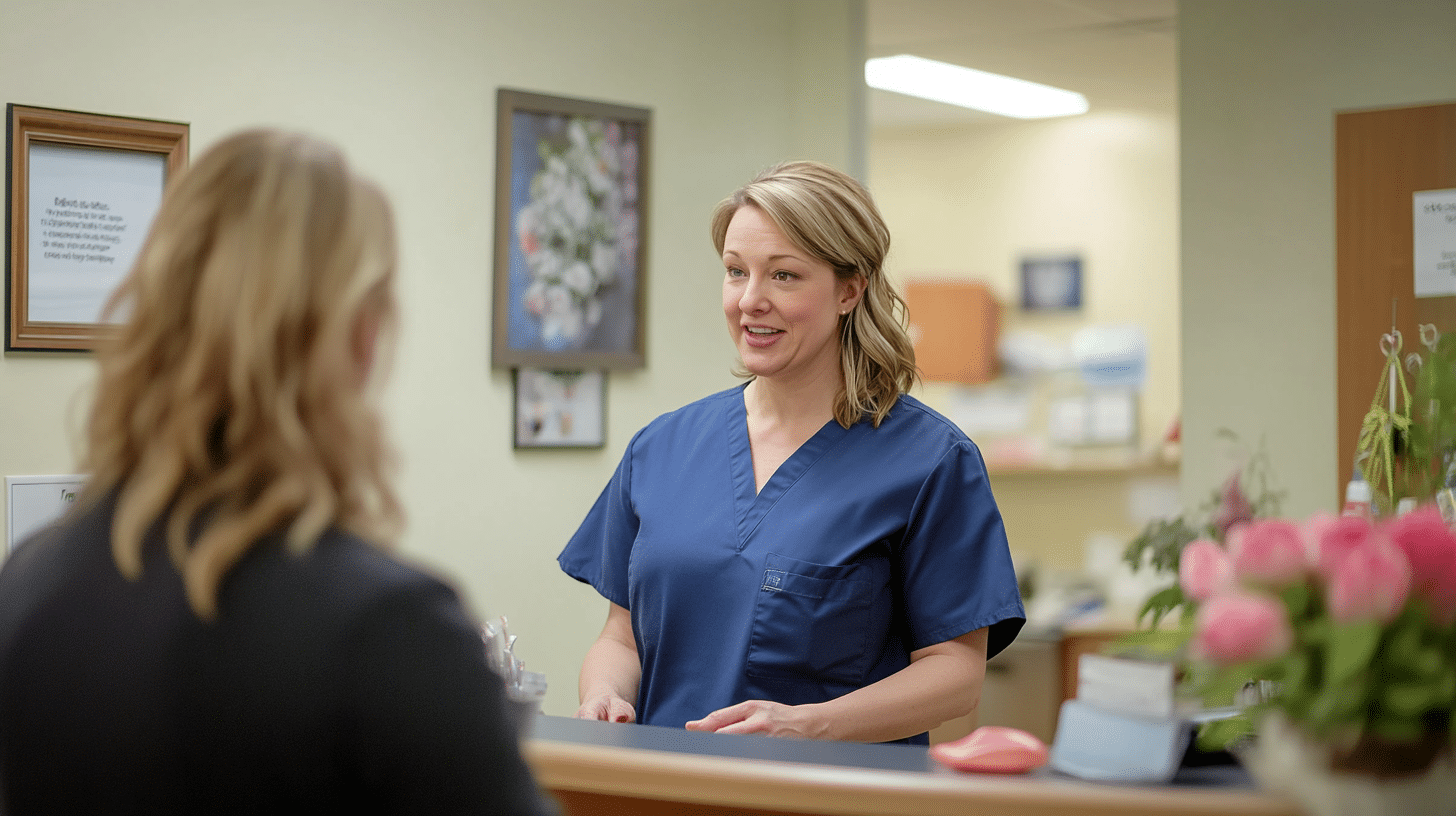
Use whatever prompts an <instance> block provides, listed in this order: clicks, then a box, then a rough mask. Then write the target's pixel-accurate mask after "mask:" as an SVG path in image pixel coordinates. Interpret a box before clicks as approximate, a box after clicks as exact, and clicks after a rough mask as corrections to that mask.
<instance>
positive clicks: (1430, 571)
mask: <svg viewBox="0 0 1456 816" xmlns="http://www.w3.org/2000/svg"><path fill="white" fill-rule="evenodd" d="M1387 532H1388V534H1389V535H1390V540H1391V541H1392V542H1393V543H1394V544H1395V546H1397V547H1399V548H1400V550H1401V551H1402V552H1404V553H1405V557H1406V558H1407V559H1408V560H1409V561H1410V569H1411V579H1412V585H1413V587H1414V590H1415V594H1416V595H1417V596H1418V597H1421V598H1424V599H1425V600H1426V602H1427V603H1429V604H1430V605H1431V612H1432V614H1433V615H1434V617H1435V619H1436V621H1437V622H1438V623H1440V624H1441V625H1443V626H1446V625H1450V624H1451V623H1452V622H1453V621H1456V535H1453V534H1452V532H1451V530H1450V528H1448V527H1447V526H1446V522H1445V521H1444V520H1443V519H1442V518H1441V512H1440V511H1439V510H1437V509H1436V508H1435V507H1430V506H1427V507H1421V508H1417V509H1415V510H1412V511H1411V512H1409V513H1406V514H1405V515H1403V516H1401V517H1399V518H1397V519H1395V520H1394V521H1392V522H1391V523H1390V525H1389V527H1388V528H1387Z"/></svg>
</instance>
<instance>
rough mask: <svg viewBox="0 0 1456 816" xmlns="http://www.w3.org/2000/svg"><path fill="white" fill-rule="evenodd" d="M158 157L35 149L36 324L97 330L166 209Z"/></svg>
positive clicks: (32, 301) (32, 281)
mask: <svg viewBox="0 0 1456 816" xmlns="http://www.w3.org/2000/svg"><path fill="white" fill-rule="evenodd" d="M166 173H167V157H166V156H165V155H163V154H161V153H146V152H140V151H135V150H108V149H103V148H94V147H77V146H74V145H52V144H43V143H32V144H31V146H30V201H29V202H28V205H29V208H30V220H29V221H28V224H29V227H30V230H29V232H30V236H29V241H28V244H29V252H30V255H29V258H30V264H29V271H28V275H29V278H28V287H29V290H28V291H29V296H28V298H27V304H26V308H27V309H28V310H29V311H28V315H29V318H30V319H31V320H34V321H39V322H46V323H98V322H100V320H101V308H102V306H104V305H105V303H106V299H107V298H108V297H110V296H111V293H112V292H113V291H115V290H116V287H117V284H119V283H121V279H122V278H123V277H125V276H126V273H127V271H128V270H129V269H130V268H131V264H132V261H133V260H134V259H135V258H136V254H137V250H139V249H140V248H141V243H142V239H144V238H145V237H146V234H147V230H148V229H149V228H150V227H151V223H152V218H153V217H155V216H156V214H157V208H158V207H159V206H161V202H162V186H163V184H164V182H165V180H166Z"/></svg>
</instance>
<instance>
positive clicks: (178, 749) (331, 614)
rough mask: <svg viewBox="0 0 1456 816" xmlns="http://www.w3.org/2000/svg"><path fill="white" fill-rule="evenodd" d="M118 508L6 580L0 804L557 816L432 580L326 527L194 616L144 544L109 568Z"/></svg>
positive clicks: (265, 549)
mask: <svg viewBox="0 0 1456 816" xmlns="http://www.w3.org/2000/svg"><path fill="white" fill-rule="evenodd" d="M112 507H113V505H112V503H111V502H103V503H101V504H99V505H98V506H97V507H95V508H92V509H90V510H89V511H85V512H80V513H73V514H71V515H70V516H69V517H68V518H66V519H64V520H63V521H62V522H61V523H60V524H58V525H57V526H54V527H52V528H50V529H48V530H46V531H44V532H42V533H40V534H38V535H37V536H35V537H33V538H32V539H30V540H29V541H28V542H26V543H25V544H24V545H23V546H21V547H20V548H18V549H17V551H16V552H15V553H14V554H13V555H12V556H11V558H10V559H9V560H8V561H7V562H6V563H5V564H4V568H3V570H0V805H3V808H0V811H3V812H5V813H8V814H10V816H24V815H25V814H32V813H46V814H55V813H67V814H86V813H108V814H132V813H137V814H139V813H191V814H225V813H269V814H288V813H300V814H302V813H308V814H324V813H349V814H373V813H380V814H384V813H421V814H426V813H427V814H451V813H501V814H538V813H544V812H551V811H552V810H554V807H553V805H552V803H551V802H550V800H549V799H547V798H545V797H543V796H542V794H541V793H540V791H539V790H538V788H537V787H536V785H535V783H534V781H533V780H532V778H531V776H530V773H529V771H528V770H527V768H526V766H525V764H524V763H523V761H522V759H521V756H520V753H519V751H518V747H517V741H516V735H515V734H514V732H513V731H512V730H511V727H510V725H509V722H510V720H509V718H508V715H507V712H506V710H505V702H504V694H503V689H502V684H501V682H500V680H499V679H498V678H497V677H496V675H494V674H493V673H492V672H491V671H490V669H489V668H488V667H487V665H486V663H485V654H484V650H483V648H482V643H481V638H480V630H479V628H478V626H477V624H476V623H475V622H474V621H473V620H472V619H471V617H470V616H469V614H467V612H466V611H465V610H464V609H463V608H462V606H461V603H460V601H459V599H458V598H457V596H456V594H455V593H454V592H453V591H452V590H451V589H450V588H449V587H447V586H446V585H445V584H443V583H441V582H440V581H438V580H436V579H435V578H432V577H430V576H428V575H426V574H425V573H422V572H420V571H418V570H415V569H412V568H410V567H407V566H405V565H403V564H402V563H400V562H398V561H396V560H394V559H392V558H390V557H389V556H387V555H385V554H383V553H381V552H380V551H379V550H377V549H376V548H374V547H372V546H370V545H369V544H367V543H365V542H363V541H360V540H359V539H357V538H354V537H352V536H349V535H347V534H344V533H340V532H337V531H331V532H329V533H327V534H326V535H325V536H324V537H323V538H322V540H320V541H319V542H318V545H317V546H316V547H315V548H314V549H313V550H312V551H311V552H310V553H309V554H307V555H305V556H302V557H298V556H294V555H291V554H289V553H288V552H287V551H286V550H285V549H284V547H283V546H282V544H281V542H279V541H276V540H269V541H265V542H263V543H261V544H260V545H259V546H258V547H257V548H255V549H254V550H253V551H251V552H250V553H249V554H248V555H247V556H246V557H245V558H244V559H243V560H242V561H241V562H240V563H239V564H238V566H237V567H236V568H234V569H233V570H232V572H231V573H229V575H228V576H227V578H226V579H225V581H224V584H223V587H222V591H221V593H220V596H219V601H220V606H219V609H220V613H219V616H218V619H217V620H216V621H213V622H203V621H201V620H199V619H198V618H197V616H196V615H194V614H193V612H192V611H191V610H190V609H189V608H188V606H187V603H186V600H185V598H184V595H183V590H182V583H181V580H180V577H179V575H178V573H177V571H176V570H175V569H174V568H173V566H172V564H171V562H170V561H169V560H168V559H167V557H166V555H165V554H164V552H163V550H162V546H161V544H160V542H159V541H157V540H152V541H150V542H149V549H148V550H147V552H148V557H147V559H146V562H145V569H144V572H143V575H142V577H141V579H140V580H139V581H136V582H131V581H128V580H126V579H125V578H123V577H122V576H121V574H120V573H119V572H118V571H117V568H116V566H115V564H114V563H113V561H112V558H111V552H110V533H109V530H110V525H111V515H112Z"/></svg>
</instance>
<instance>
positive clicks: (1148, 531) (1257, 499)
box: [1122, 403, 1456, 629]
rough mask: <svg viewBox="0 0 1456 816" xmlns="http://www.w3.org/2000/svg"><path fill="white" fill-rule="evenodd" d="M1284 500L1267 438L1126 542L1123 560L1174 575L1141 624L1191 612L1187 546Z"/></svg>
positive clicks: (1233, 437)
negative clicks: (1201, 494) (1184, 567)
mask: <svg viewBox="0 0 1456 816" xmlns="http://www.w3.org/2000/svg"><path fill="white" fill-rule="evenodd" d="M1453 404H1456V403H1453ZM1453 430H1456V429H1453ZM1217 434H1218V436H1219V438H1221V439H1223V440H1224V441H1225V442H1228V443H1230V444H1235V445H1236V444H1237V443H1238V441H1239V436H1238V434H1236V433H1234V432H1233V431H1231V430H1229V429H1227V428H1220V429H1218V431H1217ZM1283 501H1284V491H1282V490H1276V489H1275V488H1274V487H1273V480H1272V468H1271V466H1270V463H1269V454H1268V451H1267V450H1266V449H1265V447H1264V444H1263V440H1260V443H1259V447H1258V448H1256V449H1255V450H1254V452H1253V454H1252V455H1250V456H1249V457H1248V460H1247V461H1246V462H1245V464H1244V466H1243V467H1242V468H1239V469H1238V470H1235V471H1234V472H1233V474H1232V475H1230V476H1229V478H1228V480H1227V481H1225V482H1224V483H1223V485H1222V486H1221V487H1219V488H1217V489H1216V490H1214V491H1212V492H1211V493H1210V494H1209V497H1208V499H1207V500H1206V501H1204V502H1203V503H1202V504H1200V505H1199V506H1198V507H1197V508H1196V509H1194V510H1192V511H1188V512H1184V513H1183V514H1181V515H1178V516H1175V517H1173V518H1169V519H1154V520H1152V521H1150V522H1148V523H1147V525H1146V526H1144V527H1143V529H1142V531H1141V532H1139V533H1138V535H1137V536H1136V537H1135V538H1133V540H1132V541H1130V542H1129V543H1128V545H1127V549H1125V550H1124V551H1123V554H1122V560H1123V561H1124V562H1126V563H1127V565H1128V566H1130V567H1132V568H1133V569H1134V570H1139V569H1144V568H1151V569H1152V570H1153V571H1154V572H1156V573H1158V574H1166V575H1169V576H1171V577H1172V578H1173V579H1174V580H1173V583H1172V585H1171V586H1169V587H1167V588H1165V589H1162V590H1159V591H1158V592H1155V593H1153V594H1152V595H1151V596H1150V597H1149V598H1148V599H1147V601H1146V602H1144V603H1143V606H1142V608H1141V609H1140V610H1138V623H1139V625H1141V624H1142V623H1143V621H1144V620H1148V621H1149V626H1150V627H1151V628H1154V629H1156V628H1157V627H1158V625H1159V624H1160V623H1161V622H1162V621H1163V619H1164V618H1165V617H1167V616H1168V615H1171V614H1172V613H1174V612H1181V618H1182V620H1183V622H1184V623H1185V624H1186V623H1187V621H1188V618H1189V617H1190V616H1191V615H1192V614H1193V606H1192V605H1191V604H1190V603H1189V602H1188V598H1186V597H1185V596H1184V594H1183V588H1182V587H1181V586H1180V585H1179V583H1178V581H1177V580H1176V579H1177V576H1178V562H1179V560H1180V559H1181V558H1182V555H1183V548H1184V547H1186V546H1188V544H1190V543H1191V542H1193V541H1196V540H1198V539H1200V538H1208V539H1212V540H1214V541H1217V542H1219V543H1223V541H1224V538H1225V537H1226V536H1227V535H1228V531H1229V528H1230V527H1233V526H1234V525H1235V524H1239V523H1242V522H1248V521H1252V520H1253V519H1256V518H1267V517H1270V516H1277V515H1279V511H1280V508H1281V506H1282V505H1283Z"/></svg>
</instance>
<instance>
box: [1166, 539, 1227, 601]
mask: <svg viewBox="0 0 1456 816" xmlns="http://www.w3.org/2000/svg"><path fill="white" fill-rule="evenodd" d="M1233 579H1234V571H1233V566H1232V565H1231V564H1230V563H1229V559H1228V553H1226V552H1224V549H1223V547H1220V546H1219V544H1218V542H1216V541H1210V540H1208V539H1206V538H1201V539H1199V540H1197V541H1192V542H1189V543H1188V546H1186V547H1184V548H1183V552H1182V554H1181V555H1180V556H1179V557H1178V583H1179V584H1181V585H1182V587H1183V594H1184V595H1186V596H1187V597H1189V598H1191V599H1193V600H1195V601H1206V600H1208V599H1209V598H1212V597H1213V596H1214V595H1216V594H1218V593H1219V592H1221V591H1223V590H1225V589H1227V588H1228V587H1229V586H1231V585H1232V584H1233Z"/></svg>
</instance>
